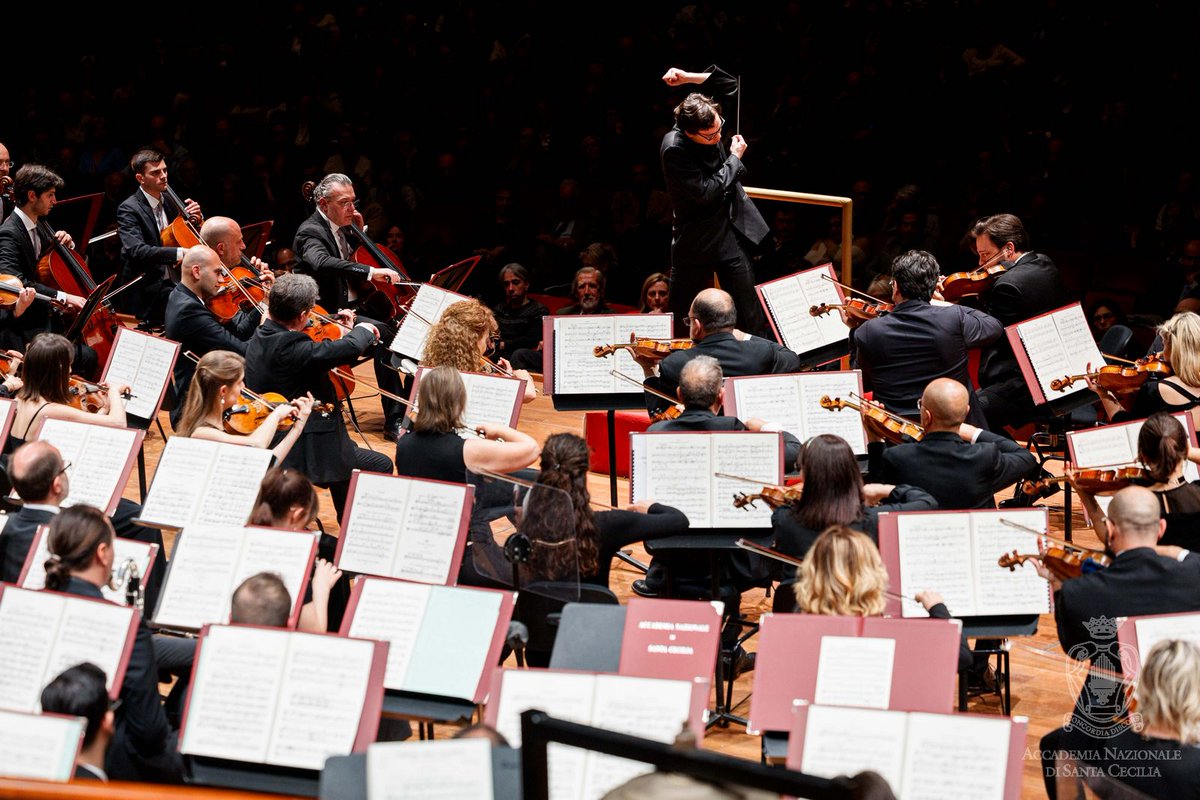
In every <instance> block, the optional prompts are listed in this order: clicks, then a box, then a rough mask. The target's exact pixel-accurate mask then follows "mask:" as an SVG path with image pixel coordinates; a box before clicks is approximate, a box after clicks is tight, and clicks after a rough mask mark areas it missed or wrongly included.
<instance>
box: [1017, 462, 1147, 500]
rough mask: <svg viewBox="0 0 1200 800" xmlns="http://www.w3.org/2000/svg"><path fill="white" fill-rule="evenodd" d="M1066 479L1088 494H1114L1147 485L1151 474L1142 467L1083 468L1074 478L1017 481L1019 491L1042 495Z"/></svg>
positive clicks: (1061, 476) (1057, 476)
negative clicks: (1131, 487) (1130, 487)
mask: <svg viewBox="0 0 1200 800" xmlns="http://www.w3.org/2000/svg"><path fill="white" fill-rule="evenodd" d="M1065 481H1070V482H1071V483H1072V484H1074V486H1075V488H1077V489H1079V490H1081V491H1084V492H1087V493H1088V494H1093V495H1095V494H1112V493H1113V492H1118V491H1120V490H1121V489H1124V488H1125V487H1126V486H1134V485H1146V484H1148V483H1149V482H1150V475H1149V473H1148V472H1146V470H1145V469H1143V468H1142V467H1106V468H1103V469H1081V470H1079V471H1078V472H1076V473H1075V475H1074V479H1073V480H1072V479H1071V478H1070V477H1069V476H1067V475H1055V476H1052V477H1049V478H1042V479H1040V480H1036V481H1031V480H1028V479H1026V480H1023V481H1020V482H1018V483H1017V491H1018V492H1021V493H1022V494H1026V495H1031V496H1032V495H1040V494H1041V493H1042V492H1043V491H1045V490H1046V489H1047V488H1049V487H1050V486H1051V485H1053V484H1055V483H1063V482H1065Z"/></svg>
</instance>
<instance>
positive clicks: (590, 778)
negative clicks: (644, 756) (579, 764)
mask: <svg viewBox="0 0 1200 800" xmlns="http://www.w3.org/2000/svg"><path fill="white" fill-rule="evenodd" d="M691 699H692V685H691V683H690V682H688V681H669V680H653V679H650V678H632V677H626V676H615V675H597V676H596V691H595V699H594V704H593V707H592V720H593V722H592V724H593V725H596V726H598V727H601V728H604V729H605V730H610V731H616V732H617V733H627V734H630V735H631V736H640V737H642V738H643V739H653V740H654V741H656V742H663V743H665V744H669V743H671V742H673V741H675V737H676V736H678V735H679V733H680V731H681V730H682V729H683V728H684V726H686V725H687V723H688V713H689V710H690V706H691ZM653 770H654V766H653V765H652V764H647V763H645V762H642V761H633V760H631V759H627V758H617V757H615V756H609V755H604V754H602V753H590V754H588V757H587V759H586V765H585V767H584V774H583V788H582V791H581V793H580V796H581V797H585V798H592V797H603V796H604V794H605V793H606V792H608V791H609V790H610V789H614V788H616V787H617V786H620V785H621V784H623V783H625V782H626V781H628V780H630V779H632V778H634V777H636V776H638V775H642V774H645V773H647V772H652V771H653Z"/></svg>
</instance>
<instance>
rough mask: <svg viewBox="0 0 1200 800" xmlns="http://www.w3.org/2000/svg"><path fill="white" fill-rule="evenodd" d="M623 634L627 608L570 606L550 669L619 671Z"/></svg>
mask: <svg viewBox="0 0 1200 800" xmlns="http://www.w3.org/2000/svg"><path fill="white" fill-rule="evenodd" d="M624 633H625V606H622V605H609V604H608V603H603V604H600V603H567V604H566V605H565V606H564V607H563V610H562V615H561V619H560V620H559V625H558V636H557V637H555V639H554V649H553V650H552V651H551V653H550V669H582V670H588V671H589V672H616V671H617V668H618V667H619V666H620V664H621V638H622V636H623V635H624Z"/></svg>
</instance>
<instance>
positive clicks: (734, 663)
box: [721, 645, 758, 680]
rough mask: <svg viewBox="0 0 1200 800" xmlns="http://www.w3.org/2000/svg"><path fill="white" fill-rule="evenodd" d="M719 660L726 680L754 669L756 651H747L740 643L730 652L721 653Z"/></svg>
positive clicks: (756, 656) (756, 657)
mask: <svg viewBox="0 0 1200 800" xmlns="http://www.w3.org/2000/svg"><path fill="white" fill-rule="evenodd" d="M721 660H722V664H721V666H723V667H724V668H725V675H726V676H727V680H734V679H735V678H737V676H739V675H741V674H742V673H744V672H753V671H754V665H755V662H756V661H757V660H758V653H747V652H746V650H745V649H744V648H743V647H742V646H741V645H738V646H737V647H736V648H735V649H734V651H733V652H732V653H722V654H721Z"/></svg>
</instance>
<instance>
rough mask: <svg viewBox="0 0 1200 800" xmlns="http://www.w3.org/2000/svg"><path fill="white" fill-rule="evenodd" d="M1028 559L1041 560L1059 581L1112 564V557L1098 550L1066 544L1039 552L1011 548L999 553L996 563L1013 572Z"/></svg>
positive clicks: (1096, 570)
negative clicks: (1018, 550)
mask: <svg viewBox="0 0 1200 800" xmlns="http://www.w3.org/2000/svg"><path fill="white" fill-rule="evenodd" d="M1030 559H1037V560H1039V561H1041V562H1042V563H1043V564H1045V565H1046V569H1048V570H1050V572H1051V573H1052V574H1053V575H1054V577H1056V578H1058V579H1059V580H1060V581H1065V580H1068V579H1070V578H1078V577H1079V576H1081V575H1087V574H1088V573H1089V572H1098V571H1100V570H1102V569H1104V568H1105V567H1107V566H1109V565H1110V564H1112V559H1110V558H1109V557H1108V556H1107V555H1106V554H1105V553H1103V552H1101V551H1099V550H1089V549H1087V548H1084V547H1073V546H1071V545H1067V544H1061V545H1052V546H1050V547H1047V548H1046V552H1044V553H1040V554H1034V553H1025V554H1022V553H1018V552H1017V551H1016V550H1013V551H1012V552H1011V553H1004V554H1003V555H1001V556H1000V560H999V562H998V563H999V565H1000V566H1002V567H1007V568H1008V570H1009V571H1010V572H1015V571H1016V569H1017V567H1019V566H1022V565H1024V564H1025V562H1026V561H1028V560H1030Z"/></svg>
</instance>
